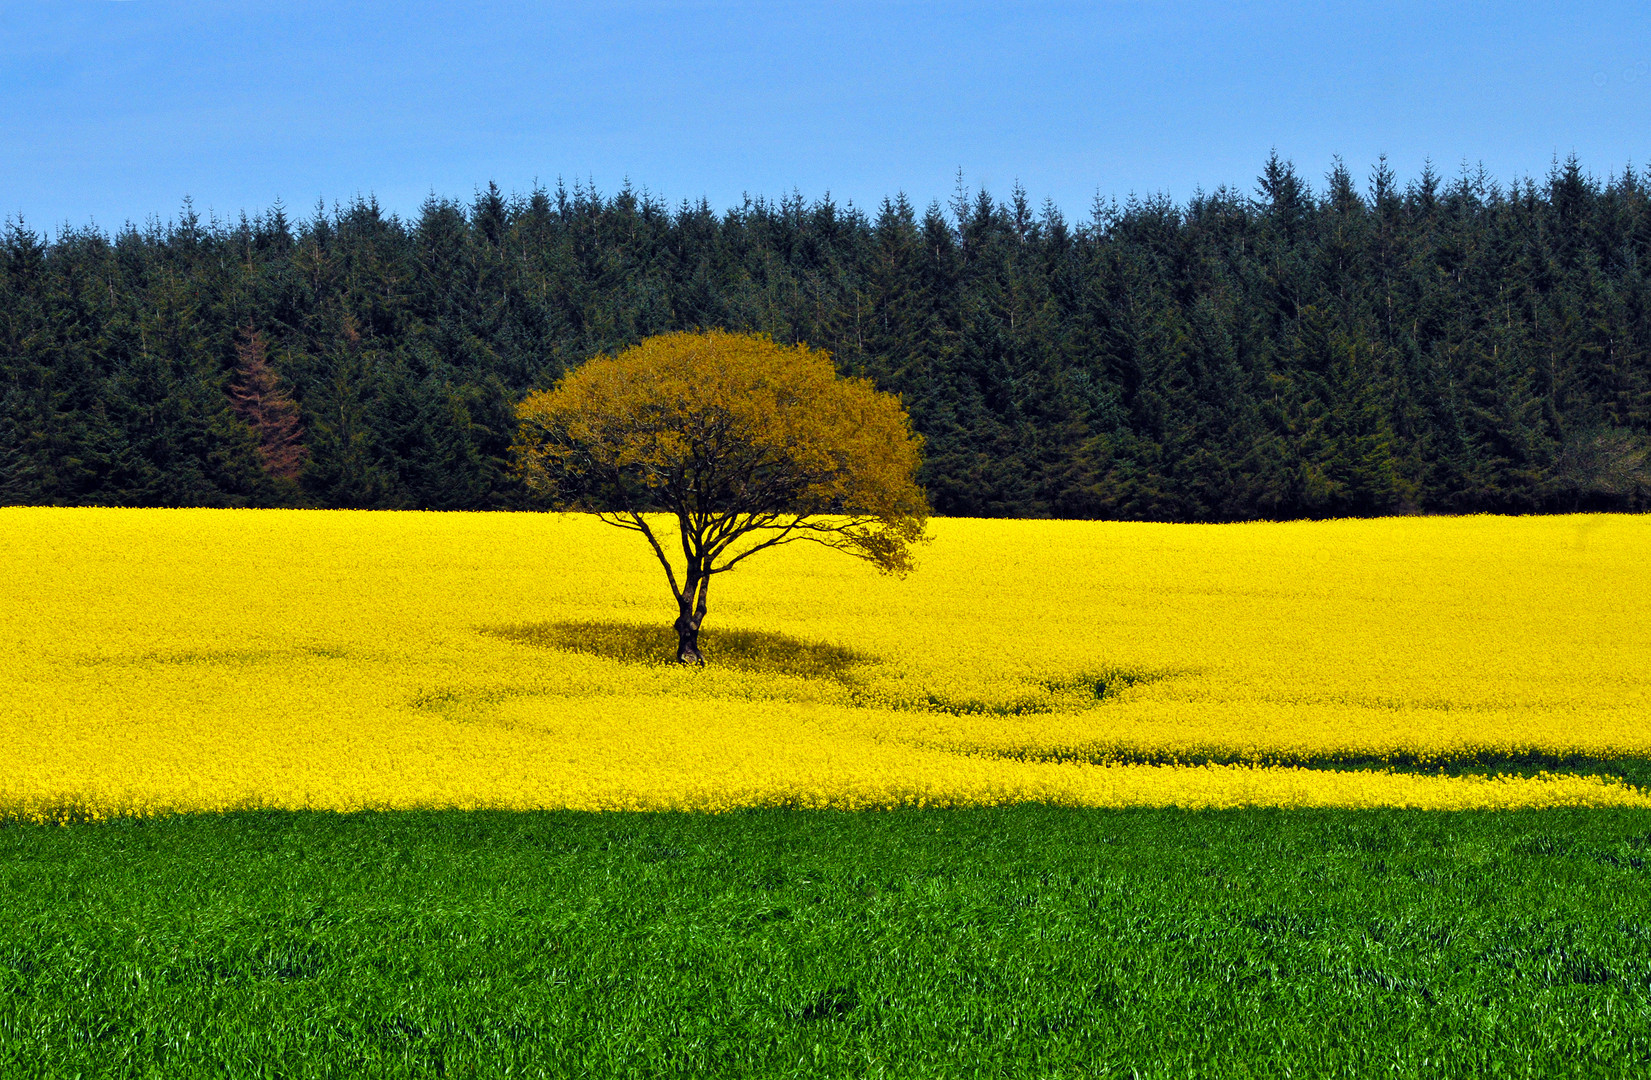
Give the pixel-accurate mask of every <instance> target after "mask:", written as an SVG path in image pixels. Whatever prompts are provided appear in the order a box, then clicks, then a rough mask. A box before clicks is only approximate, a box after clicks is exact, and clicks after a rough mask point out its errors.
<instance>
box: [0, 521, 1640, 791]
mask: <svg viewBox="0 0 1651 1080" xmlns="http://www.w3.org/2000/svg"><path fill="white" fill-rule="evenodd" d="M931 531H932V533H933V534H934V538H935V539H934V542H933V543H932V544H931V545H929V546H927V547H925V548H924V549H922V551H921V552H920V553H919V568H918V571H917V572H916V573H915V574H913V575H912V576H911V577H910V578H908V579H906V580H904V581H897V580H891V579H887V578H882V577H879V576H877V575H876V574H875V573H874V572H872V571H871V570H870V569H868V568H866V567H864V566H862V565H860V564H858V563H855V562H852V561H851V560H846V559H841V558H834V557H833V556H832V554H831V553H829V552H824V551H819V550H816V549H812V548H808V547H801V548H796V549H779V550H776V551H774V552H771V553H765V554H766V557H758V558H756V559H753V560H751V561H750V562H749V563H746V564H744V565H742V567H741V569H740V570H739V571H738V572H735V573H733V574H730V575H727V576H726V577H724V578H722V579H719V581H718V587H719V595H718V597H717V598H716V603H715V605H714V606H713V608H712V610H711V614H710V618H709V620H708V621H707V624H706V625H707V632H708V635H714V634H715V632H716V631H718V630H722V631H725V632H728V631H745V632H747V634H746V637H747V639H748V640H746V642H745V644H744V645H742V646H741V647H742V648H744V649H745V650H746V653H741V654H739V655H735V653H734V651H730V652H729V653H728V655H725V656H723V657H722V658H721V659H722V662H720V663H719V657H718V655H717V652H716V647H717V646H716V638H715V637H714V636H710V637H708V639H707V641H708V645H707V647H708V649H709V651H710V654H711V661H712V664H711V666H710V667H708V668H707V669H705V670H703V671H696V670H684V669H680V668H677V667H675V666H674V665H672V664H670V663H668V662H666V661H668V659H669V657H670V656H671V653H672V647H673V640H674V639H673V638H672V635H671V633H670V629H669V626H670V621H671V619H672V618H673V617H674V606H673V602H672V600H671V597H670V594H669V592H668V590H667V589H666V587H665V585H664V582H663V580H662V576H661V575H660V573H659V569H658V566H657V564H655V563H654V562H653V559H652V555H651V554H650V553H649V552H647V551H646V549H645V548H643V547H642V546H641V545H639V544H637V543H636V542H635V539H634V537H633V536H631V535H630V534H624V533H620V532H618V531H616V530H610V529H607V528H605V527H603V526H602V525H600V524H598V523H596V522H595V521H594V520H592V519H590V518H587V517H583V516H579V515H540V514H433V513H382V512H375V513H365V512H345V511H251V510H233V511H231V510H115V509H97V510H90V509H86V510H69V509H46V508H10V509H3V510H0V548H3V550H4V552H5V560H6V565H7V576H8V596H7V599H6V602H5V605H4V608H3V609H0V736H3V738H0V814H6V815H17V814H22V815H24V816H31V817H54V816H62V815H65V814H75V815H86V816H91V817H97V816H104V815H110V814H152V813H166V812H173V811H181V810H216V809H226V808H234V807H247V806H278V807H315V808H325V809H334V810H357V809H367V808H380V807H383V808H390V807H448V806H452V807H483V806H487V807H512V808H528V807H569V808H588V809H620V808H637V809H697V810H724V809H731V808H736V807H742V806H754V805H776V804H784V805H797V806H810V807H841V808H872V807H887V806H897V805H976V804H997V803H1007V802H1016V801H1025V800H1043V801H1049V802H1058V803H1065V804H1071V805H1085V806H1166V805H1175V806H1187V807H1226V806H1250V805H1266V806H1413V807H1429V808H1469V807H1524V806H1554V805H1642V806H1643V805H1651V797H1648V796H1647V794H1646V793H1645V792H1643V791H1641V790H1639V789H1637V788H1633V787H1630V786H1627V785H1624V784H1621V783H1616V782H1610V781H1608V780H1605V779H1601V778H1598V777H1592V776H1583V775H1571V774H1561V773H1558V772H1550V773H1546V774H1543V773H1538V774H1537V775H1530V776H1495V777H1491V776H1477V775H1446V774H1444V773H1443V772H1440V771H1438V770H1435V769H1434V768H1433V767H1434V766H1450V765H1461V764H1464V763H1466V764H1469V765H1472V764H1474V763H1486V762H1489V763H1495V762H1497V761H1500V760H1503V759H1506V760H1511V761H1515V762H1524V763H1526V764H1528V765H1530V766H1531V768H1530V769H1527V771H1530V772H1534V771H1536V770H1537V769H1538V768H1540V767H1541V766H1542V765H1543V763H1546V762H1552V763H1555V768H1557V767H1558V765H1559V764H1562V763H1565V762H1567V761H1572V760H1578V759H1608V758H1613V757H1646V756H1651V723H1648V720H1651V635H1647V634H1646V633H1645V632H1644V628H1645V627H1646V626H1651V565H1648V564H1647V560H1645V559H1644V557H1643V553H1644V552H1645V551H1647V550H1651V518H1646V517H1626V516H1586V515H1579V516H1567V517H1548V518H1500V517H1489V516H1483V517H1466V518H1406V519H1382V520H1374V521H1332V522H1317V523H1306V522H1303V523H1284V524H1277V523H1253V524H1242V525H1157V524H1132V523H1103V522H1026V521H970V520H936V521H934V522H932V524H931ZM593 628H594V629H593ZM654 630H657V634H658V651H657V658H658V659H657V661H655V660H652V659H650V655H651V654H649V653H648V652H647V650H646V649H643V650H642V652H641V653H640V654H637V653H636V652H634V650H633V651H632V652H629V653H625V652H619V651H615V649H613V648H610V647H608V646H606V645H603V644H602V642H603V641H607V640H608V639H609V638H613V639H614V640H618V639H619V638H623V637H624V636H625V635H626V634H630V635H631V637H633V638H636V639H638V640H643V639H645V638H646V636H647V634H648V633H650V632H653V631H654ZM604 635H606V637H604ZM616 635H617V637H616ZM764 635H782V636H780V637H773V638H768V637H765V636H764ZM587 639H588V640H587ZM752 641H755V642H757V644H756V645H752V644H751V642H752ZM810 643H815V645H818V646H819V647H820V648H825V647H827V646H831V647H835V650H834V651H832V650H830V649H828V650H827V653H822V654H821V655H828V654H829V655H828V659H830V658H835V659H832V661H831V663H830V664H827V665H826V666H825V667H823V668H822V667H820V666H819V665H817V664H816V665H814V666H810V664H809V663H807V662H804V661H806V660H807V656H805V655H804V654H806V653H808V650H809V649H810V648H813V647H815V645H811V644H810ZM753 648H756V649H759V651H761V650H764V649H766V650H767V651H766V652H763V653H762V657H759V659H761V660H762V662H757V661H756V660H753V659H752V656H753V655H756V654H750V655H747V654H749V653H750V650H751V649H753ZM787 650H792V651H793V652H797V655H798V656H799V657H801V659H798V660H796V662H793V661H791V660H788V659H787V657H788V655H789V654H788V652H787ZM798 650H801V651H800V652H798ZM810 655H812V654H810ZM742 657H743V659H742ZM763 657H766V659H762V658H763ZM1329 766H1333V767H1329ZM1390 766H1402V767H1403V768H1402V769H1395V768H1392V767H1390Z"/></svg>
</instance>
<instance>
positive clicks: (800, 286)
mask: <svg viewBox="0 0 1651 1080" xmlns="http://www.w3.org/2000/svg"><path fill="white" fill-rule="evenodd" d="M1648 265H1651V180H1648V179H1647V177H1646V176H1645V175H1644V174H1642V173H1640V172H1636V171H1633V170H1623V171H1622V172H1620V173H1618V174H1616V175H1613V176H1608V177H1603V178H1601V177H1596V176H1591V175H1590V174H1589V173H1587V172H1586V171H1585V170H1584V169H1583V168H1582V166H1581V164H1580V163H1578V162H1576V161H1574V160H1571V161H1564V162H1556V163H1555V165H1554V167H1553V168H1552V170H1551V171H1550V172H1549V173H1548V174H1547V175H1546V176H1543V177H1537V178H1527V179H1521V180H1517V181H1514V182H1511V183H1498V182H1496V181H1494V180H1493V179H1491V178H1489V177H1487V176H1485V175H1484V174H1483V173H1481V172H1476V171H1473V170H1464V171H1462V172H1461V173H1460V174H1458V175H1456V176H1454V177H1443V176H1440V175H1439V174H1437V173H1436V172H1434V171H1433V170H1432V169H1431V168H1429V169H1426V170H1424V171H1423V172H1422V174H1421V175H1419V176H1417V177H1414V178H1411V179H1410V180H1409V181H1408V182H1406V181H1404V180H1401V179H1400V178H1398V177H1396V176H1394V175H1393V173H1392V172H1391V171H1390V170H1389V169H1388V168H1387V166H1386V165H1385V163H1381V162H1378V163H1376V164H1375V166H1374V167H1373V168H1372V169H1371V170H1370V171H1369V173H1368V174H1367V176H1365V177H1360V178H1357V179H1355V177H1354V176H1353V174H1352V172H1351V171H1350V170H1349V169H1346V168H1342V167H1340V166H1338V167H1336V168H1335V169H1333V170H1332V171H1331V172H1330V173H1329V174H1328V175H1327V176H1325V177H1323V178H1322V180H1319V181H1317V182H1313V183H1310V182H1309V179H1308V178H1306V177H1303V176H1301V175H1300V174H1298V173H1297V172H1296V171H1295V170H1294V169H1293V168H1292V167H1291V166H1290V164H1289V163H1288V162H1286V161H1283V160H1281V159H1279V158H1277V157H1274V158H1271V159H1269V160H1267V161H1266V162H1265V163H1264V166H1263V168H1262V170H1261V174H1260V176H1259V177H1258V179H1257V181H1256V182H1255V184H1254V186H1253V187H1250V188H1248V189H1246V190H1237V189H1232V188H1221V189H1217V190H1215V191H1208V192H1200V193H1197V194H1195V195H1193V196H1192V197H1191V198H1189V199H1186V200H1184V201H1180V202H1176V201H1172V200H1170V199H1168V198H1165V197H1156V196H1154V197H1146V198H1139V199H1130V200H1127V201H1124V202H1121V203H1119V202H1106V201H1101V202H1098V203H1097V204H1096V205H1095V207H1094V208H1093V211H1092V212H1091V213H1089V214H1087V215H1085V216H1084V217H1082V218H1081V219H1076V220H1074V219H1069V218H1068V217H1066V216H1065V215H1063V214H1062V213H1061V212H1059V211H1058V210H1057V209H1056V208H1054V207H1052V206H1049V205H1047V204H1046V205H1044V206H1041V207H1039V206H1037V205H1035V204H1033V203H1032V202H1031V200H1030V199H1029V197H1028V196H1027V195H1026V193H1025V192H1022V191H1019V190H1015V191H1012V192H1009V193H1007V196H1006V197H1001V196H1000V197H993V196H992V195H990V194H988V193H987V192H984V191H978V192H970V191H967V190H963V189H961V188H960V189H959V191H958V193H957V195H956V196H955V197H954V198H953V199H952V200H951V201H950V202H949V203H948V204H947V205H944V206H942V205H930V206H928V207H914V206H912V205H910V204H909V203H908V202H907V201H906V200H905V199H903V198H901V197H898V196H895V197H891V198H889V199H888V200H885V201H884V202H883V203H882V204H881V205H879V206H876V207H871V208H861V207H856V206H852V205H843V204H841V203H836V202H833V201H832V200H830V199H820V200H817V201H814V202H809V201H806V200H804V199H802V198H800V197H791V198H786V199H782V200H780V201H778V202H772V201H766V200H762V199H753V200H750V201H748V202H745V203H742V204H740V205H737V206H734V207H731V208H729V209H727V210H724V211H716V210H713V209H712V208H711V207H709V206H708V205H706V204H704V203H698V204H691V203H684V204H681V205H678V206H668V205H665V204H663V203H661V202H660V201H659V200H657V199H654V198H652V197H650V196H648V195H645V194H642V193H638V192H636V191H633V190H624V191H620V192H618V193H617V194H612V195H602V194H599V193H597V192H594V191H591V190H589V189H588V188H582V187H580V186H578V185H574V186H573V187H571V188H569V187H562V186H557V187H556V188H553V189H549V190H535V191H532V192H528V193H525V194H523V195H521V196H519V197H510V196H507V195H505V194H504V193H501V192H500V191H498V190H497V189H496V188H494V187H492V186H488V187H485V188H483V189H482V190H480V191H478V192H477V193H476V194H475V196H474V198H472V199H469V200H466V201H464V202H462V203H461V202H456V201H452V200H447V199H439V198H432V199H430V200H429V201H428V202H426V203H425V204H424V206H423V207H421V208H420V209H419V210H418V211H417V212H416V213H415V214H414V215H413V216H412V217H410V218H401V217H398V216H396V215H394V214H390V213H387V212H385V211H384V209H383V208H382V207H380V206H379V205H378V204H377V203H375V202H374V201H373V200H371V199H360V200H356V201H354V202H351V203H348V204H346V205H341V206H335V207H332V208H330V209H328V208H325V207H318V208H317V209H316V210H315V211H314V212H313V213H311V214H307V215H303V216H293V215H291V214H290V213H289V211H288V210H287V209H286V208H284V207H282V206H276V207H273V208H270V209H268V210H266V211H264V212H263V213H260V214H257V215H255V216H250V217H248V216H243V217H241V218H239V219H234V220H206V219H203V218H202V217H201V216H199V215H198V214H196V213H195V212H194V211H193V210H192V209H190V208H188V207H187V206H186V207H185V209H184V211H183V213H182V214H180V215H179V216H178V217H177V218H176V219H175V220H173V221H171V222H167V223H161V222H158V221H156V222H151V223H150V224H148V225H144V226H142V227H137V226H128V227H126V228H123V229H121V230H119V231H117V232H115V233H114V234H112V235H110V234H107V233H104V232H102V231H100V230H97V229H92V228H85V229H72V228H71V229H66V230H64V231H62V232H59V233H58V234H56V236H55V237H53V238H51V239H47V238H45V237H42V236H40V235H38V234H37V233H35V232H33V231H31V230H30V229H28V228H25V227H24V226H23V225H22V224H21V223H17V222H13V223H11V224H10V225H9V226H7V227H5V228H3V229H0V501H4V502H24V503H58V504H86V503H100V504H117V505H179V504H183V505H230V506H235V505H264V506H267V505H294V504H298V505H315V506H360V507H380V508H402V507H426V508H431V509H479V508H510V507H521V506H525V505H527V504H528V503H527V499H528V492H527V491H526V489H525V487H524V486H523V485H522V483H521V481H520V479H519V477H518V476H517V475H515V474H514V473H512V472H511V470H510V468H509V447H510V445H511V442H512V440H513V438H514V437H515V429H516V414H515V411H514V405H515V404H516V403H517V402H518V401H520V400H521V398H522V397H523V396H524V395H525V394H527V393H528V392H529V391H531V390H532V389H534V388H536V387H542V386H548V385H551V384H552V383H554V382H555V381H556V380H557V379H558V378H559V377H560V376H561V375H563V374H564V373H566V372H567V371H569V370H571V369H573V368H574V367H576V366H577V365H578V364H579V363H581V362H582V361H583V360H584V359H585V358H586V357H589V356H593V355H598V354H607V355H613V354H615V353H618V352H620V351H622V350H624V349H626V348H629V347H630V346H632V345H635V344H637V343H638V342H640V341H642V340H643V339H645V338H648V337H650V336H654V335H658V334H664V333H669V332H673V331H678V330H684V329H688V328H692V327H698V326H720V327H726V328H728V329H730V330H735V331H750V332H759V333H767V334H770V335H772V337H773V339H774V340H775V341H776V342H780V343H794V342H803V341H806V342H810V343H812V344H814V345H816V346H818V347H820V348H823V349H826V350H828V351H829V352H830V353H831V354H832V356H833V358H834V362H835V364H836V366H837V370H838V371H839V372H840V373H842V374H845V375H854V376H860V377H865V378H869V379H871V380H872V381H873V382H874V383H875V384H876V386H877V387H878V388H879V389H880V390H884V391H888V392H891V393H895V394H898V395H900V398H901V400H902V401H903V402H904V403H905V406H906V408H907V410H908V411H909V413H910V415H911V418H912V423H913V426H914V428H915V430H916V431H917V432H919V433H920V434H922V435H923V437H924V439H925V443H924V461H923V466H922V469H921V471H920V473H919V477H918V479H919V482H920V483H921V484H922V485H923V487H924V489H925V490H926V491H927V492H928V495H929V498H930V501H931V504H932V506H933V507H934V510H935V512H937V513H941V514H948V515H976V516H1024V517H1104V518H1135V519H1154V520H1176V521H1230V520H1238V519H1245V518H1257V517H1261V518H1290V517H1312V516H1320V517H1322V516H1333V515H1366V514H1386V513H1395V512H1410V511H1418V510H1419V511H1428V512H1434V511H1443V512H1464V511H1480V510H1483V511H1501V512H1526V511H1547V510H1571V509H1577V508H1588V509H1621V510H1629V509H1644V508H1647V507H1651V466H1648V464H1647V462H1648V458H1647V453H1646V451H1647V449H1648V448H1651V274H1647V273H1646V267H1647V266H1648ZM249 335H256V340H257V341H258V342H260V343H261V347H262V349H263V350H264V351H263V357H264V361H265V362H266V364H267V368H268V377H267V378H265V377H264V376H262V375H255V374H253V367H249V366H248V365H249V363H250V361H249V360H248V357H247V355H244V354H245V350H246V348H247V347H248V346H247V343H248V342H249V341H251V340H253V339H252V337H251V336H249ZM253 366H256V365H253ZM237 388H240V390H239V391H237ZM252 388H256V393H257V395H258V398H259V400H260V401H262V402H269V403H274V404H272V405H271V408H262V407H260V409H257V410H253V409H249V407H248V403H247V400H246V398H245V392H246V391H248V390H249V389H252ZM238 394H239V396H238ZM287 400H290V401H291V402H292V403H293V404H294V406H295V407H296V410H297V412H296V414H295V415H294V414H293V413H292V412H291V411H290V410H287V409H286V408H285V407H284V405H281V404H280V403H281V402H284V401H287ZM271 409H273V410H274V411H271ZM283 417H285V418H287V419H290V420H291V423H290V424H288V423H287V419H282V418H283ZM272 424H277V425H281V427H279V428H278V426H272ZM283 432H284V433H283ZM289 435H290V436H291V437H290V438H289V437H288V436H289ZM291 472H296V476H297V478H296V480H290V479H287V478H286V477H285V475H283V474H285V473H291Z"/></svg>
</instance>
